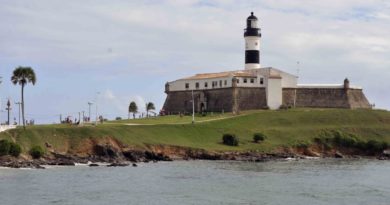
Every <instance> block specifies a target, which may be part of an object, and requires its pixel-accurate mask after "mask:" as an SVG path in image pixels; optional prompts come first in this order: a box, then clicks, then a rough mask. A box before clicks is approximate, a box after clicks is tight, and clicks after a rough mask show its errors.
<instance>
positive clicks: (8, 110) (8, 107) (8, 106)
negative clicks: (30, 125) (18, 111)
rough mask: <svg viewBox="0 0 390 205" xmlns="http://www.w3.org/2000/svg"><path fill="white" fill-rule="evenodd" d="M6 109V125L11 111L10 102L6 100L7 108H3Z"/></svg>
mask: <svg viewBox="0 0 390 205" xmlns="http://www.w3.org/2000/svg"><path fill="white" fill-rule="evenodd" d="M5 109H6V110H7V113H8V118H7V125H9V112H10V111H11V102H10V101H9V99H8V101H7V108H5Z"/></svg>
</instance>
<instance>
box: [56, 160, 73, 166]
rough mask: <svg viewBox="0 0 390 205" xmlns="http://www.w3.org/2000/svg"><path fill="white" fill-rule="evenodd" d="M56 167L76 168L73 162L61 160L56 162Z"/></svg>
mask: <svg viewBox="0 0 390 205" xmlns="http://www.w3.org/2000/svg"><path fill="white" fill-rule="evenodd" d="M57 165H60V166H76V164H75V163H74V162H73V161H70V160H61V161H59V162H58V164H57Z"/></svg>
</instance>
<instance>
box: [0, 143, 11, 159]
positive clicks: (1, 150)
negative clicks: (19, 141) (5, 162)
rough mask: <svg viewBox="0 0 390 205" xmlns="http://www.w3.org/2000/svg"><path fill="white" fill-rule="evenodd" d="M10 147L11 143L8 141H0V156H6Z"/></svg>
mask: <svg viewBox="0 0 390 205" xmlns="http://www.w3.org/2000/svg"><path fill="white" fill-rule="evenodd" d="M10 147H11V143H10V142H9V141H8V140H0V156H3V155H7V154H8V153H9V149H10Z"/></svg>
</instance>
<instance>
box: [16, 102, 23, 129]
mask: <svg viewBox="0 0 390 205" xmlns="http://www.w3.org/2000/svg"><path fill="white" fill-rule="evenodd" d="M15 105H18V115H19V119H18V125H20V106H21V105H22V103H21V102H15Z"/></svg>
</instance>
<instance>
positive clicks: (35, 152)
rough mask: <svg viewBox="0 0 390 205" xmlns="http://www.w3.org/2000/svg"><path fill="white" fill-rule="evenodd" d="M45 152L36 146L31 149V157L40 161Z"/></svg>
mask: <svg viewBox="0 0 390 205" xmlns="http://www.w3.org/2000/svg"><path fill="white" fill-rule="evenodd" d="M44 153H45V152H44V151H43V149H42V147H41V146H34V147H32V148H31V150H30V155H31V156H32V157H33V158H34V159H39V158H41V157H42V156H43V154H44Z"/></svg>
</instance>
